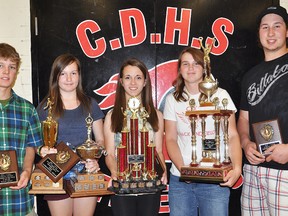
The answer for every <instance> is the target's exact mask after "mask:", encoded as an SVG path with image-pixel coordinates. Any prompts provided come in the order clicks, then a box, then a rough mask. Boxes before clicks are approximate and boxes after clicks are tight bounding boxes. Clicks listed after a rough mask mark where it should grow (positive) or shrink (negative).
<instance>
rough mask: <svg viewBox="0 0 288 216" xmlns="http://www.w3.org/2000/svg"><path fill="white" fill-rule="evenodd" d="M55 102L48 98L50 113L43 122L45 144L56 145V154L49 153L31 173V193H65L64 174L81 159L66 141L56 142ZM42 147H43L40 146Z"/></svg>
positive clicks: (48, 145) (49, 146)
mask: <svg viewBox="0 0 288 216" xmlns="http://www.w3.org/2000/svg"><path fill="white" fill-rule="evenodd" d="M52 106H53V102H52V101H51V100H50V98H48V99H47V106H46V107H44V109H47V108H48V115H47V118H46V120H44V121H43V122H42V131H43V140H44V145H43V146H47V147H48V149H49V148H52V147H54V146H55V148H56V149H57V153H56V154H47V155H46V156H45V157H44V158H42V159H41V160H40V161H39V163H38V164H37V168H36V169H35V170H34V171H33V173H32V175H31V181H32V189H31V190H30V191H29V193H30V194H65V193H66V191H65V190H64V181H63V178H62V177H63V176H64V175H65V174H66V173H67V172H68V171H69V170H70V169H71V168H72V167H73V166H74V165H75V164H76V163H77V162H78V161H79V160H80V158H79V157H78V156H77V154H76V153H74V152H73V151H72V150H71V149H70V148H69V147H68V146H67V145H66V144H65V143H64V142H60V143H58V144H56V140H57V134H58V123H57V121H55V120H54V119H53V117H52ZM40 148H41V147H40Z"/></svg>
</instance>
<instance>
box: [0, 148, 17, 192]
mask: <svg viewBox="0 0 288 216" xmlns="http://www.w3.org/2000/svg"><path fill="white" fill-rule="evenodd" d="M18 181H19V172H18V163H17V155H16V151H15V150H4V151H0V188H4V187H10V186H15V185H17V183H18Z"/></svg>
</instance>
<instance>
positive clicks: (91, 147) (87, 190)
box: [67, 114, 111, 198]
mask: <svg viewBox="0 0 288 216" xmlns="http://www.w3.org/2000/svg"><path fill="white" fill-rule="evenodd" d="M85 121H86V127H87V136H88V138H87V140H86V141H85V142H84V143H83V144H82V145H80V146H78V147H77V148H76V152H77V154H78V155H79V156H80V158H81V159H82V160H83V161H86V160H88V159H97V160H98V159H99V158H100V157H101V156H102V155H104V156H106V155H107V152H106V150H105V149H104V147H102V146H101V145H99V144H98V143H96V142H95V141H94V140H92V138H91V134H92V124H93V118H92V117H91V115H90V114H89V116H88V117H87V118H86V119H85ZM104 177H105V175H104V174H103V173H102V172H98V171H95V172H93V173H92V172H90V170H87V169H85V170H84V171H83V172H80V173H77V175H76V177H72V178H71V179H70V182H69V184H68V187H67V191H68V193H69V194H70V197H72V198H73V197H84V196H95V195H96V196H97V195H106V194H111V193H110V192H109V191H108V190H107V187H108V181H106V180H105V178H104Z"/></svg>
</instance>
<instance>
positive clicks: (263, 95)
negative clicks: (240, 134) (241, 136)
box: [240, 54, 288, 170]
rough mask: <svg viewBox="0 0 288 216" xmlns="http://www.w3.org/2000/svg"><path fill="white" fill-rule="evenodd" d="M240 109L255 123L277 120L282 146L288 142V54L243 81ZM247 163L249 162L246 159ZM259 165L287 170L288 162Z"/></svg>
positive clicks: (262, 66)
mask: <svg viewBox="0 0 288 216" xmlns="http://www.w3.org/2000/svg"><path fill="white" fill-rule="evenodd" d="M241 90H242V95H241V106H240V109H241V110H245V111H248V112H249V121H250V122H249V127H250V128H249V129H250V137H251V140H252V141H254V142H255V138H254V134H253V129H252V124H253V123H257V122H262V121H269V120H274V119H278V122H279V127H280V131H281V135H282V141H283V143H288V130H287V129H288V54H285V55H283V56H281V57H280V58H278V59H275V60H272V61H268V62H262V63H260V64H259V65H257V66H255V67H253V68H252V69H251V70H250V71H248V73H247V74H246V75H245V76H244V78H243V81H242V89H241ZM244 157H245V156H244ZM244 162H245V163H249V162H248V161H247V159H246V158H244ZM259 166H264V167H270V168H275V169H285V170H288V163H286V164H284V165H283V164H279V163H276V162H273V161H272V162H269V163H267V162H264V163H262V164H259Z"/></svg>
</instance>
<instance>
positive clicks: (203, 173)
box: [180, 163, 233, 183]
mask: <svg viewBox="0 0 288 216" xmlns="http://www.w3.org/2000/svg"><path fill="white" fill-rule="evenodd" d="M232 169H233V167H232V164H231V163H230V164H222V166H221V167H204V166H197V167H191V166H183V167H181V176H180V180H181V181H193V182H206V183H223V182H224V181H223V178H224V177H225V176H226V175H227V173H228V172H229V171H230V170H232Z"/></svg>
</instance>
